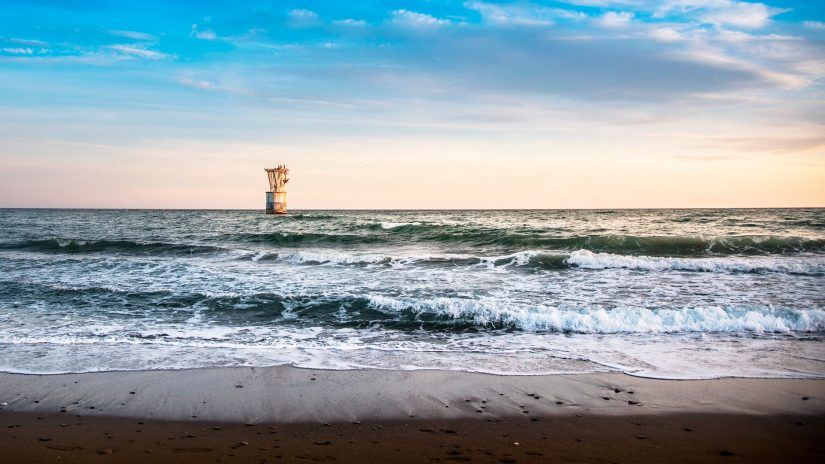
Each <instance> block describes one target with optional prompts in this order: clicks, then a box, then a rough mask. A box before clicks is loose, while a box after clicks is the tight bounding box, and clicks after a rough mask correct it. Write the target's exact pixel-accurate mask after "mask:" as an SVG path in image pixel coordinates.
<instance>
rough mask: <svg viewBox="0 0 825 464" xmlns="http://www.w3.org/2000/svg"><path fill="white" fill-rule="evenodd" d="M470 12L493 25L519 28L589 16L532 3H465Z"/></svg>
mask: <svg viewBox="0 0 825 464" xmlns="http://www.w3.org/2000/svg"><path fill="white" fill-rule="evenodd" d="M464 7H465V8H467V9H468V10H473V11H477V12H478V13H479V14H480V15H481V18H482V19H483V20H484V21H485V22H488V23H492V24H501V25H506V24H511V25H517V26H549V25H552V24H553V23H554V21H555V20H557V19H571V20H582V19H585V18H587V15H586V14H584V13H581V12H579V11H572V10H565V9H563V8H547V7H543V6H538V5H533V4H531V3H518V4H512V3H511V4H495V3H488V2H482V1H478V0H472V1H467V2H464Z"/></svg>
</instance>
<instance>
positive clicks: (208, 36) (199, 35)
mask: <svg viewBox="0 0 825 464" xmlns="http://www.w3.org/2000/svg"><path fill="white" fill-rule="evenodd" d="M189 37H194V38H196V39H201V40H215V39H217V38H218V35H217V34H215V31H213V30H212V29H200V28H199V26H198V25H197V24H193V25H192V31H191V32H189Z"/></svg>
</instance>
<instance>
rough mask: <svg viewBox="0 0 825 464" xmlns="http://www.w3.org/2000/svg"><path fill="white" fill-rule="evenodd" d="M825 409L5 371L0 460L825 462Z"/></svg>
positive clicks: (797, 397)
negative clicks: (33, 373)
mask: <svg viewBox="0 0 825 464" xmlns="http://www.w3.org/2000/svg"><path fill="white" fill-rule="evenodd" d="M823 400H825V380H799V379H720V380H701V381H673V380H652V379H642V378H637V377H631V376H627V375H624V374H588V375H553V376H494V375H485V374H471V373H462V372H448V371H383V370H363V371H325V370H307V369H298V368H293V367H271V368H223V369H195V370H178V371H137V372H106V373H90V374H65V375H21V374H0V402H2V403H3V404H2V405H0V462H44V461H53V462H94V461H98V460H99V461H106V462H306V461H307V460H309V461H317V460H335V461H337V462H429V461H439V462H440V461H451V462H455V461H458V462H547V461H549V460H561V461H568V462H569V461H580V462H662V461H665V460H667V461H674V462H707V461H713V460H721V461H723V462H733V461H747V462H817V461H819V462H822V461H823V460H825V444H823V441H825V440H822V439H821V437H823V436H825V414H823V413H825V401H823ZM216 427H218V428H216ZM245 443H246V444H245Z"/></svg>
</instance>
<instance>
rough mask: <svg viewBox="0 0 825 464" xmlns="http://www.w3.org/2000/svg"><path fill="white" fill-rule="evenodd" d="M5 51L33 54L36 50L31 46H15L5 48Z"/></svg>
mask: <svg viewBox="0 0 825 464" xmlns="http://www.w3.org/2000/svg"><path fill="white" fill-rule="evenodd" d="M3 51H4V52H6V53H11V54H14V55H31V54H33V53H34V50H32V49H31V48H29V47H26V48H16V47H15V48H4V49H3Z"/></svg>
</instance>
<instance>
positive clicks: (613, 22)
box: [598, 11, 633, 27]
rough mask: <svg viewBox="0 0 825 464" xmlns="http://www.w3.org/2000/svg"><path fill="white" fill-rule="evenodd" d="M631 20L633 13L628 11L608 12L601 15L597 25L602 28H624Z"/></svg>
mask: <svg viewBox="0 0 825 464" xmlns="http://www.w3.org/2000/svg"><path fill="white" fill-rule="evenodd" d="M632 19H633V13H631V12H629V11H608V12H607V13H605V14H603V15H601V16H600V17H599V19H598V23H599V24H600V25H601V26H603V27H626V26H627V25H628V24H630V20H632Z"/></svg>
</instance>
